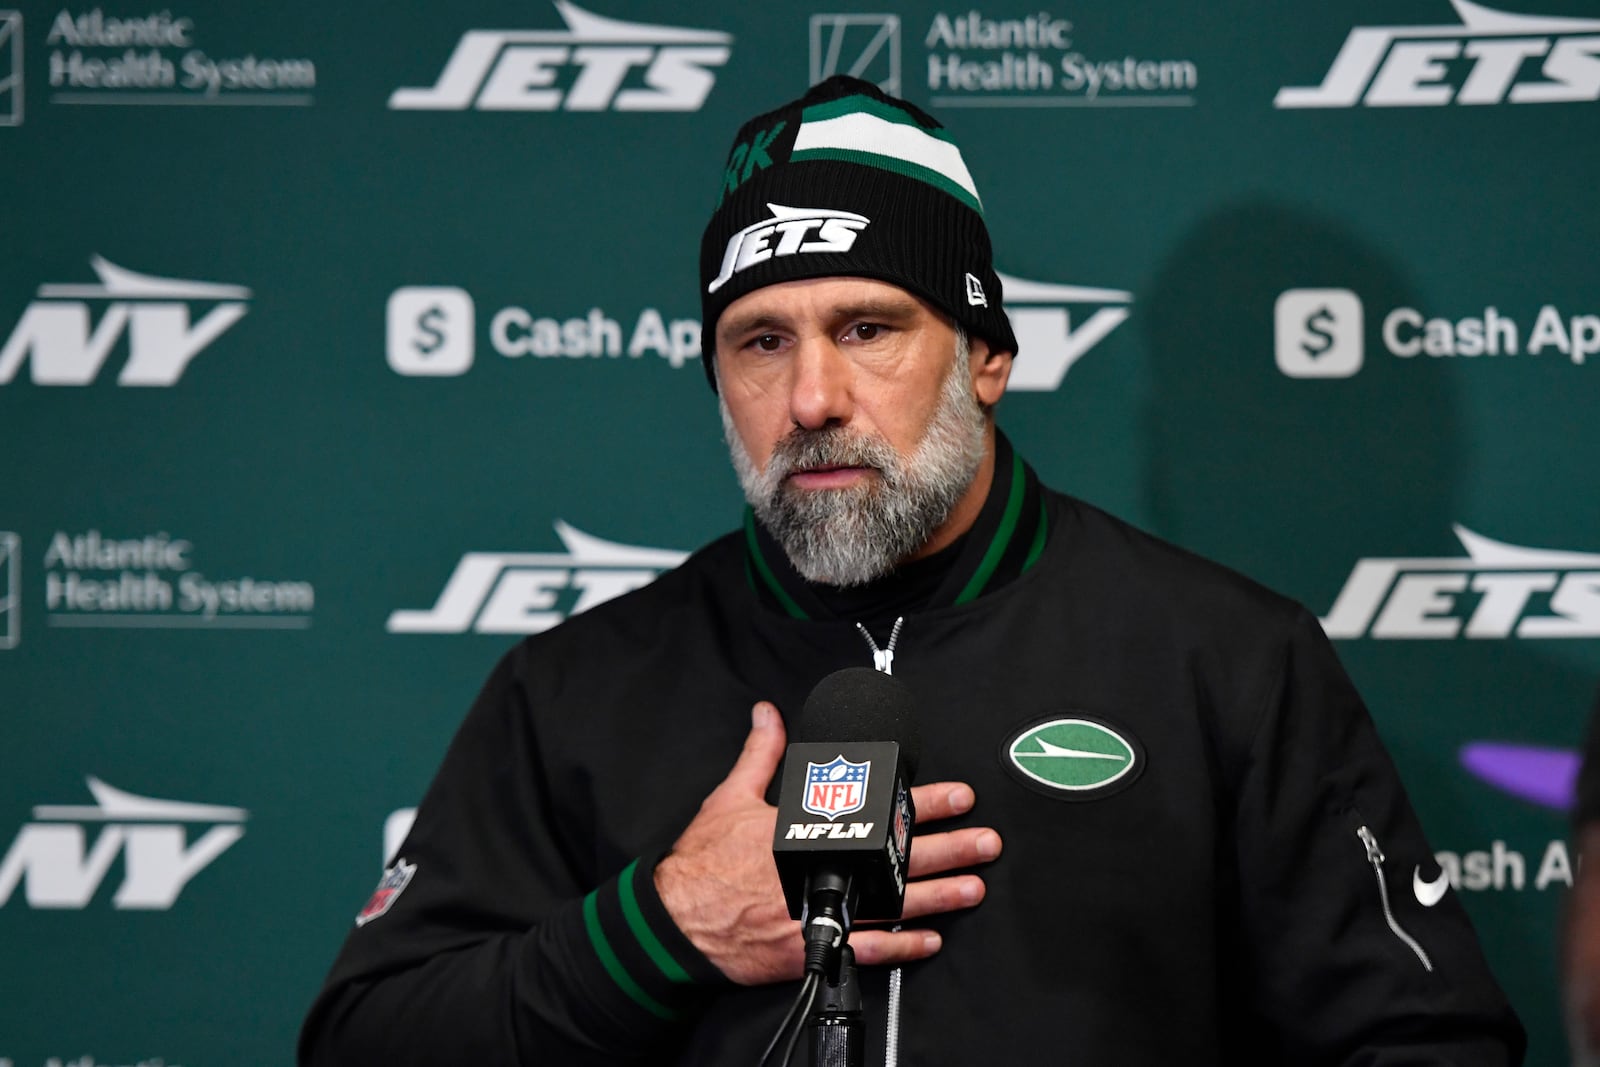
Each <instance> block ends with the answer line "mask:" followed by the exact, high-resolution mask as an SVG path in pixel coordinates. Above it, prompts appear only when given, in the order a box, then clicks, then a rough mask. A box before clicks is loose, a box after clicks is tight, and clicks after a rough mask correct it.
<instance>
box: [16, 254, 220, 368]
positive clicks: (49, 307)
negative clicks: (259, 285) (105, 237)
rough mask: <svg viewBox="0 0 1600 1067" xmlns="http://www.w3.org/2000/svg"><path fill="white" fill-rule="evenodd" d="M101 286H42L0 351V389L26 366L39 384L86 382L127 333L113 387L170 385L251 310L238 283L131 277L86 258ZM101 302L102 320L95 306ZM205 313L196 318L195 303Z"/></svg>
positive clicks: (130, 273) (97, 259) (95, 258)
mask: <svg viewBox="0 0 1600 1067" xmlns="http://www.w3.org/2000/svg"><path fill="white" fill-rule="evenodd" d="M90 263H91V265H92V266H93V267H94V272H95V273H96V274H97V275H99V276H100V284H99V285H79V284H61V285H49V284H47V285H41V286H39V291H38V299H36V300H34V301H33V302H32V303H31V304H29V305H28V308H27V310H26V311H24V312H23V313H22V318H21V320H19V321H18V323H17V325H16V326H15V328H13V329H12V331H11V336H10V338H9V339H8V340H7V341H6V343H5V347H4V348H0V385H4V384H6V383H8V382H10V381H11V380H12V379H14V378H15V377H16V376H17V372H18V371H19V370H20V369H21V368H22V364H23V362H24V361H27V362H28V364H29V370H30V372H31V374H32V379H33V381H34V383H35V384H37V385H88V384H89V383H90V382H93V381H94V380H95V378H96V376H97V375H98V374H99V373H100V370H101V368H102V367H103V366H104V365H105V364H106V361H107V360H108V359H109V358H110V356H111V350H112V348H114V347H115V346H116V344H117V342H118V341H119V340H121V339H122V338H123V337H124V336H126V337H127V339H128V361H127V362H126V363H125V364H124V365H123V367H122V370H121V372H120V373H119V374H118V375H117V384H118V385H146V386H163V385H172V384H173V383H175V382H176V381H177V380H178V379H179V378H181V377H183V373H184V371H185V370H186V369H188V366H189V363H190V361H191V360H193V359H194V358H195V357H196V356H198V355H199V354H200V353H201V352H202V351H203V350H204V349H205V347H206V346H207V345H209V344H211V342H213V341H215V340H216V339H217V338H218V337H220V336H222V334H223V333H224V332H226V331H227V330H228V329H229V327H231V326H233V324H234V323H236V322H238V321H239V320H240V319H242V318H244V316H245V312H246V311H247V310H249V304H248V301H249V300H250V298H251V293H250V290H249V289H247V288H245V287H244V286H242V285H225V284H218V283H216V282H194V281H184V280H182V279H178V278H158V277H155V276H153V275H148V274H136V273H134V272H133V271H131V270H126V269H124V268H122V267H119V266H117V265H116V264H115V263H112V262H111V261H110V260H107V259H105V258H103V257H101V256H93V257H91V259H90ZM101 303H104V304H105V310H104V312H103V313H102V314H101V316H100V321H99V322H98V323H97V322H94V320H93V305H95V304H101ZM197 303H198V304H202V305H203V304H210V305H211V306H210V309H209V310H208V311H206V313H205V314H204V315H203V316H202V317H201V318H200V319H199V321H198V322H196V321H193V316H194V307H195V305H196V304H197Z"/></svg>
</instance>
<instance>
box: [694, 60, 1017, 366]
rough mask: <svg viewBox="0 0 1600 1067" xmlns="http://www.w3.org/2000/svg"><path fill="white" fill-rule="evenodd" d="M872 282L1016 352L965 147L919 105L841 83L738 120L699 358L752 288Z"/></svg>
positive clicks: (709, 353) (704, 250)
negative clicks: (806, 281) (818, 281)
mask: <svg viewBox="0 0 1600 1067" xmlns="http://www.w3.org/2000/svg"><path fill="white" fill-rule="evenodd" d="M834 276H840V277H863V278H874V279H877V280H880V281H886V282H889V283H891V284H894V285H898V286H900V287H901V288H902V289H905V290H907V291H908V292H911V293H913V294H914V295H916V296H919V297H921V298H922V299H924V300H926V301H927V302H928V303H930V304H932V305H933V306H934V307H936V308H938V309H939V310H941V311H943V312H944V313H945V314H947V315H949V316H950V317H951V318H952V319H954V320H955V321H956V322H958V323H959V324H961V325H962V326H963V327H965V328H966V330H967V331H968V332H969V333H970V334H972V335H973V336H975V337H980V338H982V339H983V340H984V341H987V342H988V344H989V347H990V349H991V350H992V351H995V352H1011V353H1015V352H1016V350H1017V340H1016V335H1015V334H1014V333H1013V332H1012V329H1011V323H1010V320H1009V319H1007V317H1006V313H1005V309H1004V308H1003V307H1002V305H1001V301H1002V298H1003V293H1002V289H1001V283H1000V278H999V276H998V275H997V274H996V273H995V270H994V256H993V252H992V250H991V247H990V243H989V231H988V228H987V226H986V225H985V223H984V219H983V202H982V200H981V199H980V198H979V196H978V190H977V186H976V184H975V183H974V182H973V180H972V175H971V173H970V172H969V171H968V170H967V166H966V162H965V160H964V159H963V158H962V155H961V150H960V149H959V148H958V147H956V145H955V143H954V142H953V141H951V139H950V137H949V135H948V133H946V131H945V130H944V128H943V127H942V126H941V125H940V124H939V123H938V122H937V121H935V120H934V119H933V118H932V117H930V116H929V115H928V114H927V113H925V112H924V111H922V110H921V109H920V108H918V107H916V106H915V105H913V104H910V103H908V102H906V101H904V100H900V99H897V98H895V97H892V96H889V95H887V94H886V93H884V92H883V91H882V90H880V89H878V87H877V86H875V85H872V84H870V83H868V82H864V81H861V80H859V79H857V78H848V77H843V76H839V77H834V78H829V79H828V80H827V81H825V82H822V83H821V84H819V85H816V86H813V87H812V89H811V90H810V91H809V92H807V93H806V94H805V96H803V97H801V98H800V99H799V100H795V101H791V102H790V103H788V104H785V105H784V106H782V107H780V108H777V109H775V110H773V111H768V112H766V113H764V114H761V115H758V116H756V117H755V118H753V119H751V120H750V121H748V122H746V123H745V124H744V126H743V127H741V128H740V130H739V133H738V135H737V137H736V138H735V139H734V145H733V148H732V149H731V150H730V151H729V153H728V157H727V163H726V164H725V166H724V167H723V170H722V175H721V184H720V186H719V189H718V195H717V205H716V208H715V210H714V211H713V212H712V216H711V221H710V222H709V223H708V224H707V225H706V229H705V233H704V235H703V236H702V238H701V242H700V300H701V311H702V316H701V321H702V333H701V352H702V354H703V355H704V357H705V359H704V363H705V370H706V377H707V378H708V379H709V380H710V381H711V383H712V388H715V387H716V378H715V369H714V367H713V366H712V361H713V360H714V358H715V356H716V327H717V320H718V319H719V318H720V317H721V315H722V312H723V311H724V310H726V309H727V307H728V306H729V305H730V304H732V303H733V302H734V301H735V300H738V299H739V298H740V297H742V296H744V295H745V294H747V293H751V292H754V291H755V290H757V289H760V288H763V287H765V286H768V285H774V284H777V283H780V282H787V281H795V280H798V279H802V278H822V277H834Z"/></svg>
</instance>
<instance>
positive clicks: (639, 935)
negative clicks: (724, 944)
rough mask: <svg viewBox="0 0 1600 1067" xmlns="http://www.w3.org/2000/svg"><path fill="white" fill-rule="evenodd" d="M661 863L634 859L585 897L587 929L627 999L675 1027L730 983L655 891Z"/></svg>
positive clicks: (595, 949)
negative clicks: (715, 989)
mask: <svg viewBox="0 0 1600 1067" xmlns="http://www.w3.org/2000/svg"><path fill="white" fill-rule="evenodd" d="M660 858H661V856H660V855H659V854H657V855H653V856H650V857H646V858H645V859H640V860H634V861H633V862H632V863H630V864H628V866H627V867H625V868H624V869H623V871H622V873H621V874H619V875H617V877H616V878H615V879H613V880H611V881H608V882H605V883H603V884H602V885H600V886H599V887H598V888H596V889H595V890H594V891H593V892H591V893H590V894H589V895H588V896H586V897H584V898H583V926H584V932H585V934H586V935H587V936H588V942H589V947H590V949H591V950H592V951H593V953H594V958H595V959H596V960H597V961H598V962H599V965H600V967H601V968H602V969H603V970H604V972H605V974H606V977H607V978H608V979H609V980H610V982H611V984H612V985H614V986H615V987H616V989H617V990H618V991H619V992H620V993H621V994H622V996H623V997H625V998H626V999H627V1000H628V1001H631V1002H632V1003H633V1005H634V1006H636V1007H637V1008H638V1009H639V1010H642V1011H644V1012H648V1013H649V1014H650V1015H653V1016H655V1017H656V1018H657V1019H660V1020H662V1021H666V1022H672V1021H676V1020H678V1019H681V1018H683V1017H684V1016H685V1015H686V1014H689V1013H690V1012H692V1011H693V1010H694V1009H695V1008H697V1007H698V1006H699V1004H700V1003H701V1002H703V1001H704V999H705V997H706V994H707V992H708V989H707V987H713V986H716V985H719V984H722V983H725V982H726V979H725V978H724V977H723V976H722V972H721V971H719V970H717V968H716V967H715V965H713V964H712V963H711V962H710V961H709V960H707V959H706V958H705V957H704V956H703V955H701V953H700V951H699V950H698V949H696V948H695V947H694V945H693V944H692V943H691V942H690V941H689V939H688V938H687V937H685V936H684V934H683V932H682V931H681V930H679V929H678V927H677V925H676V924H675V923H673V921H672V918H671V916H669V915H668V914H667V909H666V906H665V905H664V904H662V903H661V897H660V896H659V895H657V893H656V887H655V867H656V863H657V862H658V861H659V860H660Z"/></svg>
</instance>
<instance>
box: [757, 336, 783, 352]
mask: <svg viewBox="0 0 1600 1067" xmlns="http://www.w3.org/2000/svg"><path fill="white" fill-rule="evenodd" d="M751 343H752V344H754V345H755V346H756V347H757V348H759V349H760V350H761V351H763V352H776V351H777V350H778V348H779V346H780V345H782V344H783V338H781V337H779V336H778V335H777V334H775V333H764V334H762V335H761V336H760V337H757V338H756V339H755V340H754V341H752V342H751Z"/></svg>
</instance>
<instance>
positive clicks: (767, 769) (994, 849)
mask: <svg viewBox="0 0 1600 1067" xmlns="http://www.w3.org/2000/svg"><path fill="white" fill-rule="evenodd" d="M751 724H752V725H751V729H750V736H749V737H748V738H746V739H745V743H744V751H742V752H741V753H739V759H738V761H737V762H736V763H735V764H734V765H733V770H731V771H729V772H728V776H727V777H726V778H724V779H723V780H722V783H721V784H720V785H718V786H717V788H716V789H714V790H712V791H711V795H710V796H708V797H706V799H705V802H704V803H703V804H701V805H700V811H699V813H698V814H696V815H695V817H694V821H693V822H691V823H690V824H689V825H688V827H687V828H686V829H685V830H684V831H683V834H682V836H680V837H679V838H678V840H677V843H676V844H674V845H673V848H672V852H671V853H669V854H668V855H667V857H666V858H665V859H663V860H662V861H661V862H660V863H659V864H658V865H657V866H656V871H655V881H656V891H657V892H658V893H660V894H661V901H662V903H663V904H665V905H666V908H667V912H668V914H670V915H671V916H672V919H673V921H674V922H676V923H677V924H678V928H679V929H681V930H682V931H683V932H684V934H686V935H687V936H688V938H689V940H690V941H692V942H693V943H694V946H695V947H696V948H698V949H699V950H700V951H701V952H703V953H704V954H705V955H706V958H707V959H709V960H711V962H712V963H714V964H716V965H717V967H718V968H719V969H721V971H722V973H723V974H725V975H727V976H728V978H729V979H731V980H732V981H734V982H737V983H739V984H740V985H759V984H761V983H764V982H779V981H784V980H786V979H792V978H798V977H800V974H801V972H802V970H803V969H804V957H805V952H804V949H803V947H802V944H801V940H800V924H799V923H797V922H796V921H794V920H793V919H791V918H789V909H788V906H787V905H785V904H784V900H783V888H782V886H780V885H779V884H778V869H777V867H776V865H774V863H773V861H772V833H773V828H774V827H775V826H776V825H777V821H778V809H777V808H775V807H773V806H772V805H770V804H768V803H767V802H766V799H765V798H766V792H767V786H768V784H769V783H770V782H771V781H772V776H773V775H774V774H775V773H777V770H778V763H779V762H780V761H781V760H782V759H783V753H784V742H785V740H786V734H785V732H784V728H783V720H782V718H780V717H779V715H778V709H777V708H775V707H773V706H772V705H771V704H769V703H767V702H765V701H763V702H761V703H759V704H757V705H756V706H755V707H754V708H753V709H752V710H751ZM911 797H912V802H913V803H914V804H915V805H916V809H917V826H918V828H919V830H920V827H921V826H922V824H923V823H925V822H931V821H933V820H935V819H945V818H949V817H950V816H952V815H960V814H962V813H963V812H965V811H968V810H970V809H971V808H972V805H973V801H974V799H975V798H974V796H973V792H972V787H971V786H969V785H967V784H965V783H964V782H935V783H933V784H931V785H919V786H916V787H915V788H913V789H912V790H911ZM998 855H1000V835H999V834H997V833H995V832H994V830H992V829H990V828H988V827H981V826H974V827H967V828H965V829H962V830H949V831H945V832H943V833H936V834H924V833H920V832H918V833H917V834H916V837H915V844H914V845H913V847H912V849H911V865H910V866H911V870H910V880H909V881H908V882H907V884H906V903H905V911H904V915H903V917H904V918H905V919H916V918H918V917H921V916H924V915H936V914H939V913H941V912H947V911H955V910H957V909H958V908H970V907H972V906H973V905H974V904H977V903H978V902H979V901H981V900H982V899H983V894H984V885H983V879H982V878H979V877H978V876H977V875H975V874H960V875H944V876H943V877H938V878H930V877H928V876H929V875H940V874H943V872H945V871H951V870H956V869H958V868H962V867H972V866H976V865H977V864H979V863H986V862H988V861H989V860H992V859H994V858H995V857H996V856H998ZM850 947H851V948H853V949H854V950H855V954H856V962H857V963H860V964H874V963H889V964H894V963H903V962H905V961H907V960H918V959H923V958H924V957H927V956H931V955H933V954H934V953H935V952H938V951H939V935H938V934H936V933H934V932H933V931H931V930H899V931H889V930H874V929H863V928H859V927H858V928H857V929H855V930H853V931H852V932H851V935H850Z"/></svg>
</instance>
